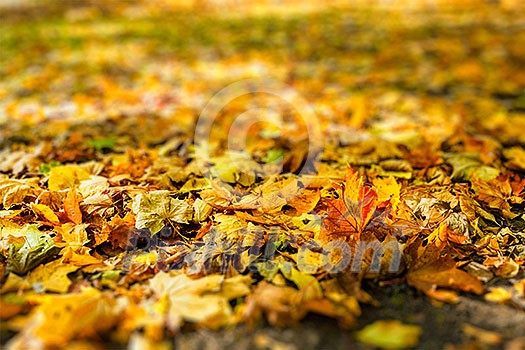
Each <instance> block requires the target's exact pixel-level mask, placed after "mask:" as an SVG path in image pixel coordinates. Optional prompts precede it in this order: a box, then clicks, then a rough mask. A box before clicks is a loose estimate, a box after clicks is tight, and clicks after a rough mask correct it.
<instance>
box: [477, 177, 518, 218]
mask: <svg viewBox="0 0 525 350" xmlns="http://www.w3.org/2000/svg"><path fill="white" fill-rule="evenodd" d="M515 184H516V182H513V185H514V186H515V188H514V189H513V187H512V186H511V183H510V181H509V178H508V176H500V177H498V178H496V179H493V180H482V179H478V178H474V179H472V188H473V189H474V191H475V192H476V194H477V197H478V199H479V200H480V201H482V202H484V203H486V204H487V205H488V206H489V207H490V208H493V209H499V210H501V212H502V213H503V215H505V217H507V218H509V219H513V218H515V217H516V216H518V215H517V214H514V213H512V212H511V211H510V209H511V203H512V204H521V203H523V201H524V199H523V198H522V197H520V196H519V195H520V192H521V190H522V187H521V186H519V185H518V186H516V185H515ZM516 192H517V193H516Z"/></svg>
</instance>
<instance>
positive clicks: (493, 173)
mask: <svg viewBox="0 0 525 350" xmlns="http://www.w3.org/2000/svg"><path fill="white" fill-rule="evenodd" d="M445 159H446V161H447V163H448V164H450V165H452V167H453V171H452V180H470V179H471V178H472V177H473V176H476V177H477V178H479V179H483V180H492V179H495V178H496V177H498V175H499V174H500V171H499V170H498V169H496V168H493V167H490V166H487V165H484V164H483V162H482V161H481V159H480V158H479V155H478V154H477V153H457V154H448V155H446V156H445Z"/></svg>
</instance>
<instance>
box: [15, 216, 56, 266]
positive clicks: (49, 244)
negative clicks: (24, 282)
mask: <svg viewBox="0 0 525 350" xmlns="http://www.w3.org/2000/svg"><path fill="white" fill-rule="evenodd" d="M25 230H26V232H25V237H24V238H25V242H24V243H23V244H21V245H15V244H14V245H12V246H10V247H9V257H8V259H7V261H8V262H7V269H8V270H9V271H11V272H13V273H15V274H17V275H20V276H22V275H25V274H26V273H27V272H29V271H31V270H32V269H34V268H35V267H36V266H38V265H40V264H42V263H44V262H46V261H47V260H48V259H49V258H52V257H53V256H54V255H56V254H57V253H58V252H59V250H60V249H59V248H57V247H55V245H54V243H53V239H52V238H51V237H50V236H49V235H48V234H47V233H44V232H41V231H39V230H38V229H37V228H36V226H34V225H28V226H26V227H25Z"/></svg>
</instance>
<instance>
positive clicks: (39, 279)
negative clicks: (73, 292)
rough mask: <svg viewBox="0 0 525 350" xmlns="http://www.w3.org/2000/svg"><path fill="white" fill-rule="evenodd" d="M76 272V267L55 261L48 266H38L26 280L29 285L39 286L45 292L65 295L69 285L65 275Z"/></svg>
mask: <svg viewBox="0 0 525 350" xmlns="http://www.w3.org/2000/svg"><path fill="white" fill-rule="evenodd" d="M76 270H78V267H76V266H73V265H69V264H64V263H62V262H60V260H55V261H52V262H50V263H48V264H45V265H40V266H38V267H37V268H36V269H34V270H33V271H32V272H31V273H30V274H29V276H28V278H27V279H28V281H29V283H32V284H34V283H39V284H41V285H42V286H43V287H44V289H45V290H46V291H49V292H57V293H66V292H67V291H68V290H69V286H70V285H71V281H70V280H69V278H68V277H67V274H68V273H71V272H73V271H76Z"/></svg>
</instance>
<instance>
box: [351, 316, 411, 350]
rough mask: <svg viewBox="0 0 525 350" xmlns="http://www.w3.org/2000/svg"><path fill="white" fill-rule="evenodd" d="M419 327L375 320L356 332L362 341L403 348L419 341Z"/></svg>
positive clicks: (379, 345)
mask: <svg viewBox="0 0 525 350" xmlns="http://www.w3.org/2000/svg"><path fill="white" fill-rule="evenodd" d="M420 335H421V328H420V327H419V326H415V325H405V324H403V323H401V322H399V321H395V320H393V321H390V320H385V321H376V322H374V323H372V324H369V325H368V326H366V327H365V328H363V329H362V330H360V331H359V332H357V333H356V337H357V340H359V341H360V342H362V343H365V344H369V345H372V346H376V347H379V348H383V349H403V348H410V347H414V346H416V345H417V344H418V343H419V336H420Z"/></svg>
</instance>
